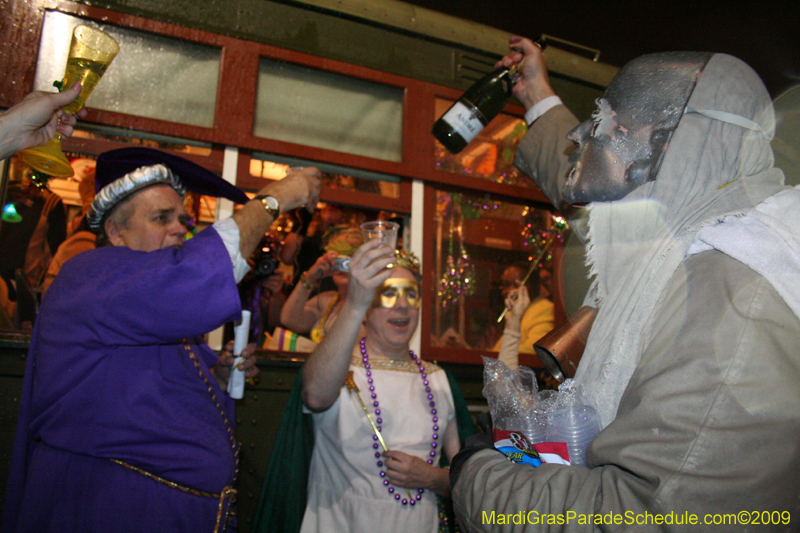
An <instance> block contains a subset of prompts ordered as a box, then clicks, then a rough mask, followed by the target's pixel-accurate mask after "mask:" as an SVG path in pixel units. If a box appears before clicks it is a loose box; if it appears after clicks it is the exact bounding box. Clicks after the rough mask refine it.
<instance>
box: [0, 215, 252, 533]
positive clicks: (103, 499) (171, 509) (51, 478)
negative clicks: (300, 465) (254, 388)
mask: <svg viewBox="0 0 800 533" xmlns="http://www.w3.org/2000/svg"><path fill="white" fill-rule="evenodd" d="M240 313H241V303H240V299H239V294H238V291H237V288H236V282H235V280H234V277H233V269H232V268H231V261H230V258H229V255H228V253H227V252H226V250H225V247H224V245H223V243H222V240H221V239H220V237H219V235H218V234H217V233H216V231H215V230H214V229H213V228H209V229H207V230H205V231H203V232H201V233H199V234H198V235H197V236H195V237H194V238H192V239H190V240H189V241H187V242H186V243H185V244H184V246H183V248H182V249H177V248H170V249H165V250H159V251H156V252H151V253H144V252H135V251H133V250H130V249H128V248H112V247H108V248H101V249H97V250H92V251H89V252H86V253H83V254H80V255H78V256H76V257H74V258H73V259H71V260H70V261H68V262H67V263H66V264H65V265H64V268H63V269H62V270H61V272H60V273H59V275H58V277H57V279H56V280H55V282H54V283H53V285H52V286H51V288H50V290H49V291H48V293H47V296H46V297H45V299H44V301H43V302H42V306H41V309H40V312H39V315H38V317H37V319H36V325H35V329H34V332H33V338H32V340H31V346H30V350H29V353H28V360H27V367H26V371H25V380H24V386H23V395H22V399H21V405H20V414H19V421H18V424H17V433H16V437H15V441H14V450H13V454H12V462H11V473H10V475H9V480H8V486H7V490H6V498H5V499H6V501H5V510H4V516H3V531H4V532H10V531H53V532H55V531H58V532H60V533H64V532H72V531H74V532H79V531H80V532H81V533H85V532H103V531H109V532H110V531H113V532H115V533H116V532H126V531H131V532H137V533H144V532H158V531H164V532H166V531H169V532H179V531H186V532H192V533H203V532H208V533H211V532H212V531H213V530H214V525H215V523H216V518H217V509H218V506H219V501H218V500H217V499H214V498H210V497H204V496H197V495H194V494H188V493H185V492H182V491H180V490H178V489H176V488H172V487H169V486H167V485H165V484H163V483H160V482H158V481H154V480H152V479H150V478H149V477H146V476H145V475H143V474H141V473H138V472H135V471H133V470H130V469H128V468H126V467H124V466H121V465H119V464H116V463H113V462H111V461H109V459H119V460H122V461H125V462H127V463H129V464H131V465H133V466H136V467H138V468H141V469H143V470H145V471H147V472H150V473H152V474H155V475H157V476H160V477H162V478H165V479H167V480H169V481H173V482H175V483H178V484H180V485H183V486H185V487H189V488H193V489H196V490H200V491H205V492H211V493H218V492H220V491H221V490H222V489H223V487H225V486H227V485H230V484H231V483H232V481H233V477H234V471H235V462H234V454H233V447H232V444H231V440H230V437H229V434H228V430H227V428H226V425H225V423H224V421H223V417H222V414H221V413H220V410H219V409H218V408H217V407H216V406H215V404H214V402H213V401H212V399H211V395H210V394H209V391H208V388H207V385H206V383H205V382H204V381H203V380H202V378H201V377H200V374H199V373H198V370H197V368H196V367H195V365H194V364H193V362H192V360H191V359H190V358H189V356H188V354H187V352H186V349H185V347H184V344H183V339H188V340H189V343H190V345H191V348H192V351H193V352H194V353H195V354H196V355H197V358H198V360H199V361H200V366H201V367H202V369H203V371H204V372H205V374H206V376H207V377H208V380H209V382H210V383H211V387H212V390H213V391H214V393H215V394H216V397H217V398H218V400H219V402H220V405H221V406H222V408H223V409H224V411H225V413H226V416H227V419H228V421H229V422H230V424H231V425H232V424H233V423H234V412H233V411H234V402H233V401H232V400H231V399H230V398H229V397H228V395H227V394H225V392H224V391H221V390H220V389H219V387H218V386H217V384H216V381H215V380H214V378H213V376H212V375H211V373H210V372H209V367H210V366H211V365H213V364H214V362H215V361H216V359H217V355H216V354H215V353H214V352H213V351H212V350H211V349H210V348H209V347H208V346H207V345H206V344H205V343H203V342H202V341H201V340H200V339H199V336H200V335H202V334H204V333H206V332H208V331H211V330H212V329H214V328H216V327H218V326H220V325H222V324H224V323H225V322H228V321H231V320H236V319H238V318H239V317H240ZM229 530H230V528H229Z"/></svg>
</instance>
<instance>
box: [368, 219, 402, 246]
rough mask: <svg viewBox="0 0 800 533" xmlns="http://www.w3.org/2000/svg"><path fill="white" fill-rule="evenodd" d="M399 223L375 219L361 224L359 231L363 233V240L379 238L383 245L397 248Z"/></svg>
mask: <svg viewBox="0 0 800 533" xmlns="http://www.w3.org/2000/svg"><path fill="white" fill-rule="evenodd" d="M399 229H400V224H398V223H397V222H388V221H384V220H375V221H372V222H364V223H363V224H361V233H362V234H363V235H364V242H367V241H371V240H373V239H379V240H380V241H381V242H382V243H383V244H384V246H388V247H389V248H391V249H392V250H394V249H395V248H397V232H398V230H399Z"/></svg>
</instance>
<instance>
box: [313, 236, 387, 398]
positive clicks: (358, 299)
mask: <svg viewBox="0 0 800 533" xmlns="http://www.w3.org/2000/svg"><path fill="white" fill-rule="evenodd" d="M394 257H395V256H394V250H391V249H390V248H389V247H388V246H382V245H381V243H380V241H377V240H372V241H368V242H366V243H364V244H363V245H361V247H360V248H359V249H358V250H356V253H355V254H354V255H353V258H352V260H351V261H350V284H349V286H348V289H347V297H346V298H345V300H344V303H343V304H342V307H341V309H340V311H339V315H338V316H337V318H336V322H335V323H334V324H333V327H332V328H331V329H330V331H328V332H327V333H326V334H325V338H324V339H323V340H322V343H321V344H320V345H319V347H318V348H317V349H316V350H314V353H312V354H311V356H310V357H309V358H308V361H307V362H306V365H305V367H303V403H305V405H306V407H308V408H309V409H311V410H312V411H324V410H326V409H328V408H329V407H330V406H331V405H333V403H334V402H335V401H336V398H338V397H339V390H340V389H341V388H342V384H343V383H344V380H345V378H346V377H347V370H348V368H349V367H350V357H351V355H352V353H353V349H354V346H355V344H356V340H357V337H358V332H359V330H360V329H361V323H362V321H363V320H364V316H365V315H366V314H367V311H368V310H369V308H370V306H371V305H372V301H373V298H374V296H375V291H376V290H377V288H378V287H380V285H381V284H382V283H383V282H384V281H385V280H386V279H388V278H389V276H390V275H391V273H392V271H391V270H390V269H387V268H385V267H386V265H388V264H389V263H391V262H392V261H393V260H394Z"/></svg>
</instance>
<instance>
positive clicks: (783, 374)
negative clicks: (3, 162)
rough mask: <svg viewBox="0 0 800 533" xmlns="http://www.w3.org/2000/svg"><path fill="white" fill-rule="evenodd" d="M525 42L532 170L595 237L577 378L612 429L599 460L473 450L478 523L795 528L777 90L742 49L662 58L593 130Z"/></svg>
mask: <svg viewBox="0 0 800 533" xmlns="http://www.w3.org/2000/svg"><path fill="white" fill-rule="evenodd" d="M510 44H511V47H512V50H511V52H510V53H509V54H508V55H507V56H506V57H504V58H503V59H502V61H501V62H502V63H503V64H504V65H506V66H508V65H511V64H516V63H521V64H522V69H521V70H522V79H521V80H520V82H519V83H518V84H517V85H516V87H515V89H514V93H515V95H516V96H517V98H518V99H519V100H520V101H521V102H522V103H523V104H524V106H525V107H526V109H527V110H528V113H527V114H526V119H527V121H528V123H529V124H530V129H529V131H528V133H527V134H526V136H525V138H524V139H523V140H522V142H521V143H520V146H519V148H518V150H517V154H516V159H515V165H516V166H517V167H518V168H520V169H521V170H523V171H524V172H525V173H526V174H527V175H528V176H530V177H531V178H532V179H533V180H534V181H535V182H536V183H537V185H538V186H539V187H540V188H541V189H542V191H543V192H544V193H545V194H546V195H547V196H548V198H549V199H550V200H551V201H552V203H553V204H554V205H555V206H556V207H557V208H559V209H561V210H562V211H563V212H564V213H565V214H566V215H567V216H568V217H570V218H571V219H572V220H573V221H575V222H576V224H575V226H574V227H577V228H579V229H581V231H582V233H583V234H584V236H585V238H586V239H587V257H588V262H589V264H590V267H591V274H592V275H593V282H592V286H591V288H590V290H589V293H588V294H587V296H586V301H585V304H586V305H591V306H594V307H598V308H599V312H598V315H597V318H596V320H595V322H594V324H593V326H592V330H591V332H590V334H589V338H588V341H587V345H586V350H585V352H584V355H583V358H582V361H581V363H580V365H579V367H578V370H577V373H576V376H575V379H576V381H578V382H579V383H580V384H581V386H582V387H583V388H584V390H585V391H586V394H587V397H588V398H589V399H590V400H591V402H592V403H593V404H594V405H595V406H596V407H597V409H598V412H599V414H600V416H601V419H602V423H603V426H604V429H603V430H602V431H601V433H600V435H599V436H598V437H597V438H596V439H595V440H594V441H593V442H592V444H591V445H590V446H589V449H588V454H587V459H588V467H579V466H560V465H553V464H544V465H542V466H540V467H539V468H532V467H528V466H520V465H517V464H513V463H511V462H509V461H508V460H506V459H505V458H504V457H503V456H502V455H501V454H499V453H497V451H495V450H493V449H490V447H489V446H486V445H481V444H480V443H475V442H473V443H472V444H473V445H472V446H471V445H470V443H469V442H468V443H467V446H466V449H465V450H464V451H462V452H461V453H460V454H459V456H457V457H456V460H455V461H454V465H453V468H452V470H451V482H452V483H453V498H454V504H455V508H456V512H457V515H458V517H459V520H460V523H461V524H462V526H463V527H464V528H465V529H466V530H468V531H490V530H496V528H497V524H499V523H502V522H497V517H498V516H500V515H505V516H508V515H509V514H514V513H522V515H523V516H524V517H525V520H524V521H521V522H522V523H520V525H519V527H513V528H509V529H508V530H512V529H513V530H514V531H542V530H550V531H592V530H614V531H620V530H626V531H627V530H636V531H643V530H647V531H650V530H655V531H672V530H680V531H687V530H691V531H695V530H696V531H708V530H709V528H711V527H713V526H712V525H710V524H713V523H716V524H719V523H720V522H718V521H715V520H716V518H719V519H720V520H721V518H720V517H721V516H722V515H726V516H727V518H726V521H725V522H722V523H723V524H725V525H724V529H725V530H726V531H742V530H745V529H747V528H748V527H752V525H750V524H751V523H756V522H759V523H761V524H766V529H775V530H787V529H792V528H796V527H797V526H796V522H797V520H798V511H800V485H798V483H797V479H798V473H800V455H798V453H797V451H796V450H797V446H796V443H797V442H800V355H798V353H797V349H796V347H797V346H798V345H800V289H798V285H799V284H798V283H796V280H797V279H798V276H799V275H800V236H798V230H797V228H798V227H800V190H797V189H794V188H790V187H786V186H784V183H783V173H782V172H781V170H780V169H777V168H774V167H773V154H772V149H771V147H770V139H771V137H772V135H773V133H774V126H775V125H774V112H773V109H772V102H771V99H770V97H769V94H768V92H767V90H766V88H765V87H764V85H763V83H762V82H761V80H760V79H759V77H758V75H757V74H756V73H755V72H754V71H753V70H752V69H751V68H750V67H749V66H747V65H746V64H744V63H743V62H742V61H741V60H739V59H737V58H734V57H731V56H728V55H725V54H712V53H694V52H673V53H662V54H651V55H648V56H643V57H640V58H637V59H635V60H633V61H632V62H631V63H629V64H628V65H626V66H625V67H624V68H623V69H622V70H621V71H620V73H619V74H618V75H617V76H616V77H615V79H614V80H613V81H612V83H611V84H610V86H609V87H608V89H607V91H606V93H605V95H604V97H603V98H602V99H599V100H598V110H597V111H596V112H595V114H594V115H593V117H592V119H591V120H588V121H586V122H584V123H583V124H580V125H579V124H578V121H577V120H576V119H575V117H574V116H573V115H572V114H571V113H570V112H569V110H568V109H567V108H566V107H565V106H564V105H563V104H562V103H561V101H560V99H559V98H558V97H557V96H556V95H555V93H554V91H553V90H552V88H551V87H550V84H549V81H548V78H547V71H546V63H545V58H544V56H543V54H542V52H541V50H539V49H538V48H537V47H536V46H535V45H533V43H531V41H529V40H527V39H524V38H521V37H514V38H512V39H511V42H510ZM575 145H577V147H575ZM570 154H571V155H570ZM578 219H580V223H578V222H577V221H578ZM492 513H494V515H492ZM545 515H547V516H545ZM492 516H494V517H495V518H494V519H492ZM715 516H716V518H715ZM792 520H793V521H794V522H793V521H792ZM506 523H512V522H506ZM514 523H519V522H514ZM542 524H544V527H542Z"/></svg>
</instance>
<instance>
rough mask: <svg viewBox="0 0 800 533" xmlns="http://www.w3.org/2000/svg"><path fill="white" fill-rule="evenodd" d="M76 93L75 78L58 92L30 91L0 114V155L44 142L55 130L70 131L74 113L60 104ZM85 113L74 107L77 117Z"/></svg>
mask: <svg viewBox="0 0 800 533" xmlns="http://www.w3.org/2000/svg"><path fill="white" fill-rule="evenodd" d="M79 94H81V84H80V83H77V82H76V83H75V85H73V86H72V87H70V88H69V89H67V90H66V91H63V92H60V93H48V92H44V91H34V92H32V93H30V94H29V95H28V96H26V97H25V98H24V99H23V100H22V101H21V102H19V103H18V104H16V105H14V106H12V107H11V108H10V109H9V110H8V111H6V112H5V113H3V114H2V115H0V159H5V158H6V157H8V156H10V155H13V154H15V153H17V152H19V151H20V150H24V149H26V148H31V147H33V146H39V145H42V144H45V143H46V142H47V141H49V140H50V139H52V138H53V137H54V136H55V134H56V132H58V133H61V134H62V135H64V136H66V137H69V136H70V135H72V127H73V126H74V125H75V123H76V117H75V116H73V115H70V114H69V113H64V112H63V111H61V108H62V107H63V106H65V105H67V104H69V103H70V102H72V101H73V100H75V99H76V98H77V97H78V95H79ZM85 115H86V110H84V109H81V110H80V111H78V114H77V116H78V117H83V116H85Z"/></svg>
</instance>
